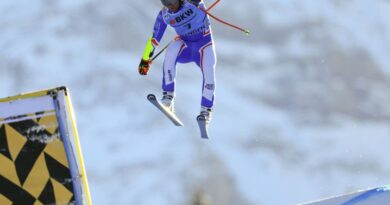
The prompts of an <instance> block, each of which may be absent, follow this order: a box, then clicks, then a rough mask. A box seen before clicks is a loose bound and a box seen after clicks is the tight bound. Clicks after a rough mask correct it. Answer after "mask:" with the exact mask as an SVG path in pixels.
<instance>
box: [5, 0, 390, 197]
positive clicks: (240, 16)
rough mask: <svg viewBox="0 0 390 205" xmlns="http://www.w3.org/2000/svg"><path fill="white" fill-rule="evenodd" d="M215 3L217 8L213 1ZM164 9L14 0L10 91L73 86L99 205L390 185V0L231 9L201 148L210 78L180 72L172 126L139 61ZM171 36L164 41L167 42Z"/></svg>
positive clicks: (225, 5)
mask: <svg viewBox="0 0 390 205" xmlns="http://www.w3.org/2000/svg"><path fill="white" fill-rule="evenodd" d="M207 3H208V4H210V3H211V2H207ZM160 7H161V6H160V3H159V1H125V0H112V1H103V0H96V1H87V0H84V1H75V0H74V1H71V0H67V1H65V0H57V1H51V0H35V1H27V0H19V1H11V0H5V1H2V2H1V3H0V12H1V13H2V18H1V19H0V27H1V32H0V48H1V50H0V96H8V95H13V94H15V93H20V92H25V91H31V90H38V89H42V88H48V87H55V86H58V85H67V86H68V87H69V88H70V90H71V94H72V98H73V101H74V106H75V110H76V113H77V117H78V126H79V132H80V136H81V143H82V147H83V152H84V157H85V161H86V168H87V171H88V174H89V180H90V186H91V192H92V197H93V201H94V204H140V205H168V204H169V205H172V204H174V205H175V204H178V205H179V204H180V205H181V204H190V201H191V199H192V198H193V197H194V195H195V193H197V192H198V191H201V192H203V193H205V195H206V197H208V200H209V201H210V202H211V203H212V204H213V205H237V204H240V205H252V204H256V205H284V204H297V203H299V202H305V201H313V200H315V199H319V198H324V197H327V196H331V195H338V194H342V193H344V192H349V191H352V190H355V189H364V188H367V187H374V186H377V185H383V184H389V183H390V174H389V173H390V160H389V159H388V156H389V154H390V151H389V150H388V149H387V147H388V145H389V144H390V138H389V136H390V127H389V123H390V107H389V106H388V102H389V101H390V78H389V75H390V74H389V72H390V69H389V68H390V60H389V59H388V56H389V55H390V49H389V48H390V45H389V44H390V24H388V20H387V19H389V18H390V2H389V1H385V0H375V1H364V0H350V1H336V0H332V1H329V0H318V1H310V0H303V1H285V0H284V1H282V0H278V1H275V0H272V1H271V0H266V1H259V0H247V1H245V3H244V2H243V3H237V4H233V3H232V2H231V1H221V2H220V4H219V5H217V7H216V8H215V9H213V13H214V14H215V15H218V16H220V17H222V18H224V19H226V20H227V21H230V22H233V23H236V24H239V25H242V26H244V27H248V28H250V29H251V30H252V33H253V34H252V35H251V36H249V37H247V36H245V35H242V34H241V33H239V32H236V31H235V30H232V29H230V28H227V27H225V26H222V25H220V24H218V23H217V22H212V23H213V26H214V37H215V43H216V47H217V53H218V68H217V83H218V85H217V96H216V97H217V102H216V103H217V104H216V108H215V112H214V117H213V122H212V124H211V127H210V136H211V139H210V140H209V141H204V140H201V139H200V137H199V134H198V130H197V125H196V122H195V116H196V115H197V113H198V111H199V103H200V93H201V92H200V88H201V74H200V71H199V69H198V68H197V67H196V66H195V65H193V64H188V65H179V70H178V79H177V84H178V86H177V101H176V104H177V107H176V110H177V113H178V115H179V116H180V117H181V118H182V120H183V122H184V123H185V124H186V126H185V127H184V128H177V127H174V126H172V125H171V124H170V122H169V121H167V120H166V119H165V118H164V117H163V116H162V115H161V114H160V113H158V111H157V110H156V109H155V108H154V107H152V106H150V105H149V104H148V102H147V100H146V95H147V94H148V93H151V92H153V93H157V94H158V93H160V83H161V79H160V77H161V76H160V75H161V63H162V61H163V58H160V59H158V60H157V62H156V63H155V64H154V65H153V67H152V70H151V71H150V74H149V75H148V76H146V77H141V76H139V75H138V73H137V66H138V63H139V60H140V57H141V54H142V50H143V46H144V43H145V42H146V40H147V38H148V37H149V35H150V34H151V33H150V32H151V28H152V27H153V21H154V19H155V15H156V14H157V12H158V10H159V8H160ZM172 36H173V33H172V32H171V31H170V32H168V33H167V35H166V36H165V38H164V42H162V45H164V44H165V42H168V41H169V40H170V39H171V38H172Z"/></svg>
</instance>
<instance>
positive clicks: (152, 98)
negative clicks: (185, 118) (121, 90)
mask: <svg viewBox="0 0 390 205" xmlns="http://www.w3.org/2000/svg"><path fill="white" fill-rule="evenodd" d="M147 98H148V100H149V102H151V103H152V104H153V105H154V106H155V107H156V108H157V109H159V110H160V111H161V112H162V113H163V114H164V115H165V116H166V117H168V119H170V120H171V121H172V122H173V124H175V125H176V126H184V124H183V123H182V122H181V121H180V119H179V118H178V117H177V116H176V114H175V113H174V112H172V111H170V110H169V109H168V108H166V107H165V106H164V105H163V104H161V102H159V101H158V100H157V98H156V96H155V95H154V94H149V95H148V97H147Z"/></svg>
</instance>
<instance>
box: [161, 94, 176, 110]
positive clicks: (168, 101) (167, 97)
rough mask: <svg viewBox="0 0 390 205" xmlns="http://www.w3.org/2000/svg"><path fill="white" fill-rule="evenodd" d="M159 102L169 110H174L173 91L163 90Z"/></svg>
mask: <svg viewBox="0 0 390 205" xmlns="http://www.w3.org/2000/svg"><path fill="white" fill-rule="evenodd" d="M161 104H163V105H164V106H165V107H166V108H168V109H169V110H170V111H171V112H174V104H175V100H174V95H173V92H165V91H164V92H163V96H162V98H161Z"/></svg>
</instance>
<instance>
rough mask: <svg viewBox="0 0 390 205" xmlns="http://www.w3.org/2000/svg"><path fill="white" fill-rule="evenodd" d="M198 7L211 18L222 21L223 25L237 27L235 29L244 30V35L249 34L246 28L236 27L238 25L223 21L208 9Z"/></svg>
mask: <svg viewBox="0 0 390 205" xmlns="http://www.w3.org/2000/svg"><path fill="white" fill-rule="evenodd" d="M199 9H200V10H202V11H203V12H205V13H206V14H207V15H209V16H210V17H211V18H213V19H215V20H217V21H218V22H220V23H222V24H225V25H227V26H230V27H232V28H235V29H237V30H240V31H242V32H244V33H245V34H246V35H249V34H250V33H251V32H250V31H249V30H248V29H243V28H241V27H238V26H236V25H233V24H231V23H228V22H226V21H224V20H222V19H220V18H218V17H216V16H214V15H212V14H210V13H209V12H208V11H206V10H204V9H202V8H199Z"/></svg>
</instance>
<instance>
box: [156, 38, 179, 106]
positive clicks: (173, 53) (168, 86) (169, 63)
mask: <svg viewBox="0 0 390 205" xmlns="http://www.w3.org/2000/svg"><path fill="white" fill-rule="evenodd" d="M183 45H184V42H183V41H182V40H180V39H178V40H175V41H173V42H172V43H171V44H170V45H169V46H168V48H167V53H166V55H165V59H164V64H163V79H162V90H163V97H162V99H161V103H162V104H164V105H165V106H166V107H168V108H169V109H170V110H171V111H174V108H173V107H174V96H175V79H176V63H177V58H178V55H179V53H180V52H181V50H182V48H183Z"/></svg>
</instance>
